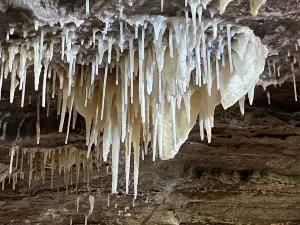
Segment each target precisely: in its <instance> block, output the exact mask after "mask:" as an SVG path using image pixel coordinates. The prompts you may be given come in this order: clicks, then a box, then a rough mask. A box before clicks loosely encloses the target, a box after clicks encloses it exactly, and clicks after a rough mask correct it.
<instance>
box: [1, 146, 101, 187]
mask: <svg viewBox="0 0 300 225" xmlns="http://www.w3.org/2000/svg"><path fill="white" fill-rule="evenodd" d="M86 155H87V152H86V151H79V150H77V149H76V148H74V147H72V146H65V147H60V148H57V149H32V148H31V149H25V148H23V149H20V148H19V147H18V146H14V147H12V148H10V152H9V156H10V165H9V166H7V165H5V164H0V182H2V190H3V189H4V188H5V180H6V178H7V177H8V178H9V182H11V180H12V187H13V190H14V189H15V185H16V183H17V181H18V179H24V178H25V170H26V169H28V170H26V173H27V174H28V184H29V187H30V186H31V184H32V180H33V179H34V180H41V181H42V182H43V183H44V182H45V178H46V171H49V170H50V174H51V184H50V185H51V189H53V187H54V183H57V185H58V186H59V185H60V183H59V181H60V180H58V181H55V177H58V178H59V177H60V175H61V174H62V173H63V177H64V179H63V180H64V184H65V185H66V192H68V187H69V185H72V184H73V183H75V184H76V191H77V187H78V181H79V180H80V179H81V180H83V181H84V182H87V184H89V180H90V177H89V174H90V172H92V170H93V167H95V166H96V167H97V168H98V169H99V167H100V162H101V161H100V155H97V154H96V153H95V154H93V157H87V156H86ZM74 165H76V166H75V167H74ZM28 167H29V168H28ZM82 168H83V169H82ZM74 174H75V176H74ZM57 175H58V176H57ZM26 178H27V177H26Z"/></svg>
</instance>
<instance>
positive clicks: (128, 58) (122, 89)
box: [0, 1, 267, 198]
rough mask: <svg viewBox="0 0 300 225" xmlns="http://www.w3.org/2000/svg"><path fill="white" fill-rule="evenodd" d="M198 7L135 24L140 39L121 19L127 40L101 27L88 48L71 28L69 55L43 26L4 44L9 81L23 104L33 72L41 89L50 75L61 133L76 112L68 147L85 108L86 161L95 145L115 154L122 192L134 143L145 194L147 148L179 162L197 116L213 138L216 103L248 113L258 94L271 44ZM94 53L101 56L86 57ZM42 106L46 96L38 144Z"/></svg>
mask: <svg viewBox="0 0 300 225" xmlns="http://www.w3.org/2000/svg"><path fill="white" fill-rule="evenodd" d="M189 4H190V6H191V11H192V19H190V18H189V17H188V14H187V13H186V17H185V18H172V19H169V18H166V17H162V16H155V17H148V20H144V19H143V20H141V19H140V18H138V19H136V20H134V23H132V20H130V21H129V24H128V25H133V26H134V30H135V32H134V35H132V36H130V35H128V34H126V35H125V32H124V24H123V22H122V21H121V22H120V35H119V39H118V40H116V39H114V38H113V37H111V36H109V35H106V36H101V37H99V36H97V35H96V32H93V37H92V38H91V40H90V42H89V44H87V45H82V44H81V43H77V38H76V33H75V30H74V29H70V27H66V28H64V29H63V35H62V37H61V39H59V40H61V41H60V42H58V43H59V44H60V48H61V50H60V52H59V56H58V55H57V52H55V49H57V48H54V46H55V45H56V44H57V43H56V42H55V40H54V39H52V40H51V41H50V42H47V43H45V36H46V35H47V32H46V31H45V30H44V29H43V28H42V29H41V30H40V35H39V36H38V37H35V38H33V39H28V41H27V42H25V43H23V44H22V45H16V44H11V45H10V46H9V47H8V48H7V49H4V48H3V49H2V50H1V59H2V61H1V74H0V75H1V79H0V81H1V84H2V81H3V78H7V77H8V76H9V75H10V79H11V90H10V101H11V102H12V101H13V99H14V93H15V89H16V88H17V87H18V85H19V89H20V90H22V101H21V105H22V106H23V104H24V98H25V87H26V72H27V68H28V67H29V66H31V65H33V68H34V77H35V79H34V81H35V84H34V87H35V89H36V90H38V89H39V86H40V85H39V81H40V75H42V98H41V105H42V107H45V106H46V103H48V104H47V105H48V106H49V104H50V99H51V98H55V97H57V99H58V100H57V113H58V115H60V125H59V131H60V132H62V130H63V127H64V126H63V125H64V123H65V117H66V114H67V112H68V114H69V115H68V120H67V136H66V143H67V141H68V135H69V129H70V127H71V125H72V127H73V128H75V125H76V118H77V114H78V113H79V114H80V115H82V116H83V117H84V118H85V122H86V144H87V146H88V151H87V154H86V157H87V158H89V156H90V152H91V149H92V146H93V145H94V146H95V150H94V151H95V152H96V153H97V154H98V155H99V152H100V150H101V147H102V156H103V159H104V161H107V160H108V155H109V154H110V155H111V161H112V165H111V167H112V192H113V193H116V192H117V181H118V169H119V167H118V165H119V155H120V149H121V145H124V146H125V153H124V154H125V173H126V193H128V191H129V173H130V165H131V162H130V159H131V158H130V156H131V154H132V152H133V155H134V163H133V164H134V196H135V198H136V196H137V184H138V173H139V159H140V154H141V155H142V157H143V156H144V154H147V151H148V147H149V146H150V147H151V149H152V154H153V160H155V159H156V158H157V157H159V158H161V159H163V160H165V159H170V158H173V157H174V156H175V155H176V154H177V152H178V151H179V148H180V146H181V145H182V144H183V143H184V141H185V140H186V139H187V137H188V134H189V132H190V130H191V129H192V127H193V126H194V124H195V122H196V120H197V118H198V120H199V126H200V137H201V140H203V139H204V134H205V132H204V131H205V130H206V136H207V139H208V141H209V142H210V141H211V128H212V127H213V126H214V109H215V106H216V105H218V104H220V103H222V105H223V107H224V108H225V109H226V108H228V107H230V106H231V105H233V104H235V103H236V102H238V101H239V103H240V107H241V111H242V112H243V111H244V99H245V98H244V96H245V95H246V94H247V93H248V95H249V98H250V102H251V101H252V100H253V94H254V93H253V92H254V86H255V85H256V83H257V81H258V79H259V74H260V73H261V72H262V71H263V68H264V63H265V58H266V55H267V50H266V48H265V46H263V45H262V44H261V41H260V39H259V38H257V37H255V36H254V34H253V32H252V31H251V30H250V29H249V28H247V27H241V28H238V27H232V26H231V25H230V24H227V25H226V26H224V28H225V29H224V31H221V32H220V29H221V28H222V29H223V26H218V24H217V22H216V21H215V20H214V19H211V20H202V9H203V3H202V4H201V2H198V3H197V4H195V2H194V1H189ZM197 17H198V18H197ZM151 26H152V27H153V30H154V32H153V38H150V39H149V38H146V37H145V33H146V31H147V29H148V28H149V27H151ZM210 28H212V29H210ZM37 29H38V27H37ZM209 30H212V31H211V32H208V31H209ZM223 33H225V35H224V36H223ZM233 36H234V37H235V39H234V41H232V37H233ZM56 41H58V40H56ZM83 44H84V43H83ZM90 49H95V52H96V53H95V54H93V55H86V54H85V53H86V51H87V50H90ZM58 57H59V58H60V60H57V58H58ZM38 99H40V98H38ZM39 108H40V100H39V101H38V104H37V126H36V127H37V142H38V143H39V139H40V126H39V121H40V120H39ZM71 122H72V124H71ZM102 134H103V137H102V146H101V147H100V140H101V138H100V136H101V135H102Z"/></svg>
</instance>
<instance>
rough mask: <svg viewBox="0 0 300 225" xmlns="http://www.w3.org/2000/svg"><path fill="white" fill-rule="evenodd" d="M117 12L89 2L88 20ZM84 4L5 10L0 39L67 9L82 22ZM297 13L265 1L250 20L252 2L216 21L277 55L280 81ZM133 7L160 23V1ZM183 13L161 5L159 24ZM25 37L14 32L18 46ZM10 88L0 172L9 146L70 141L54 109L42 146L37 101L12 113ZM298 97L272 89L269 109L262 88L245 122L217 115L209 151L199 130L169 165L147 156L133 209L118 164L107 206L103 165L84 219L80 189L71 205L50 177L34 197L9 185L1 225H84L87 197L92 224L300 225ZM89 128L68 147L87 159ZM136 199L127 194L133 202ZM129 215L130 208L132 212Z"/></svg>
mask: <svg viewBox="0 0 300 225" xmlns="http://www.w3.org/2000/svg"><path fill="white" fill-rule="evenodd" d="M116 2H117V1H91V12H92V13H93V12H98V13H99V12H101V10H103V11H104V10H106V9H108V8H111V9H114V8H113V6H114V5H115V3H116ZM238 2H239V3H240V4H238ZM84 4H85V2H84V1H62V0H60V1H42V0H40V1H5V0H0V24H1V29H2V31H3V32H1V38H2V39H3V38H5V35H6V34H5V33H6V31H7V28H8V25H9V24H18V26H21V25H23V23H25V24H27V25H31V26H33V19H34V18H38V19H41V20H49V18H51V19H54V20H55V19H57V18H59V12H61V11H63V12H64V9H67V12H70V13H72V14H74V15H82V17H84V10H85V9H84ZM299 4H300V3H299V2H298V1H296V0H294V1H293V0H289V1H279V0H268V1H267V3H266V4H265V5H264V6H263V7H262V8H261V9H260V12H259V15H258V16H257V17H253V16H251V15H250V13H249V3H248V1H233V2H232V3H230V4H229V6H228V8H227V10H226V13H225V14H224V15H223V16H220V18H222V19H224V20H226V21H229V22H231V23H238V24H241V25H247V26H249V27H250V28H252V29H253V30H254V32H255V34H256V35H257V36H259V37H260V38H261V39H262V41H263V43H264V44H266V45H268V49H269V54H270V56H269V59H273V58H274V57H275V56H272V55H274V54H275V55H276V54H277V53H276V52H278V53H279V57H277V56H276V57H275V58H276V60H278V64H282V74H285V73H286V74H288V75H289V74H291V73H290V64H289V63H286V62H285V60H286V55H287V51H288V50H290V52H291V55H296V56H297V54H296V50H295V44H296V43H297V41H296V40H297V38H298V37H299V33H298V25H299V17H300V5H299ZM133 5H134V7H133V8H131V7H126V8H125V9H124V13H127V14H130V13H131V14H143V13H149V14H160V13H161V12H160V1H133ZM183 6H184V1H167V0H165V9H164V12H163V13H162V14H164V15H169V16H176V12H178V11H179V8H180V7H181V8H182V7H183ZM133 9H134V10H133ZM217 17H219V16H217ZM20 36H21V34H18V30H17V31H16V32H15V34H14V37H12V38H16V39H18V38H19V37H20ZM291 57H292V56H291ZM297 57H298V56H297ZM297 73H298V68H296V74H297ZM267 74H268V67H267V65H266V69H265V72H264V74H263V76H262V80H264V79H269V78H266V76H267ZM272 76H273V77H274V74H272ZM8 86H9V85H6V84H5V83H4V85H3V87H4V90H3V93H2V96H3V99H2V101H1V105H0V113H1V115H0V121H1V122H0V124H1V127H0V128H1V132H0V163H1V164H5V165H8V164H9V160H10V158H9V156H8V152H9V148H10V147H11V146H12V145H19V146H20V148H22V147H24V148H40V149H43V148H54V147H58V146H63V145H64V140H65V134H64V133H62V134H59V133H57V128H58V123H59V120H58V119H57V117H56V105H55V102H53V105H52V106H51V107H50V112H49V117H46V114H47V113H46V109H42V110H41V134H42V136H41V143H40V145H39V146H37V145H36V139H35V132H36V131H35V123H36V96H35V95H33V97H32V104H31V105H30V104H29V103H28V101H27V103H26V104H25V107H24V108H23V109H22V108H20V95H19V94H18V95H17V97H16V99H15V102H14V104H12V105H10V104H9V99H8V98H9V93H8V89H7V88H6V89H5V87H8ZM299 88H300V86H299V85H298V90H299ZM292 89H293V88H292V83H286V84H284V85H283V86H282V87H281V88H277V89H275V88H273V87H271V88H269V91H270V93H271V103H272V104H271V105H270V106H269V105H268V104H267V103H268V102H267V97H266V94H265V92H263V90H262V88H261V87H257V89H256V93H255V100H254V104H253V106H249V105H248V104H247V105H246V108H245V116H241V114H240V112H239V108H238V105H236V106H235V107H232V108H230V109H228V110H227V111H224V110H223V109H222V108H221V107H218V108H217V111H216V118H215V128H214V129H213V139H212V143H211V144H207V143H206V142H201V141H200V138H199V132H198V127H197V126H196V127H195V128H194V130H193V131H192V132H191V134H190V136H189V139H188V141H187V142H186V143H185V144H184V145H183V146H182V148H181V150H180V152H179V154H178V155H177V156H176V157H175V158H174V159H173V160H169V161H160V160H158V161H156V162H154V163H153V162H152V160H151V157H148V156H145V161H141V165H140V181H139V196H138V199H137V200H136V201H135V207H132V196H126V195H125V194H124V192H125V191H124V190H125V184H124V183H125V175H124V171H123V168H124V166H123V165H122V163H123V161H122V160H121V165H120V176H119V186H118V188H119V191H120V192H119V194H118V195H117V196H110V197H109V198H110V207H108V206H107V196H108V195H109V194H110V191H111V174H110V169H109V165H102V167H101V168H100V170H99V171H96V170H95V171H94V172H93V173H91V174H90V180H89V183H88V184H87V182H84V180H83V179H81V181H80V184H79V190H78V196H80V198H81V199H80V207H79V212H77V211H76V206H75V203H76V192H75V185H74V184H73V185H70V186H69V188H68V193H67V195H66V191H67V190H66V187H65V185H64V184H63V178H62V176H61V177H58V176H57V177H55V184H54V187H55V188H54V190H51V189H50V177H48V178H47V179H46V180H45V184H42V181H34V182H33V183H32V185H31V187H30V188H29V187H28V180H27V179H24V180H19V181H18V183H17V185H16V188H15V190H12V185H11V184H7V183H8V181H7V182H6V186H5V189H4V191H0V218H1V222H0V223H1V224H41V225H42V224H45V225H46V224H53V225H54V224H69V222H70V219H71V218H72V221H73V224H75V223H77V224H84V213H87V212H88V210H89V202H88V196H89V195H90V194H92V195H94V196H95V208H94V212H93V214H92V215H91V216H90V218H89V220H88V221H89V222H88V224H93V223H94V224H300V213H299V212H300V204H299V203H300V166H299V160H300V152H299V144H298V143H300V122H299V119H300V114H299V112H300V106H299V104H297V103H296V102H294V94H293V91H292ZM31 92H32V93H33V91H31ZM24 118H25V119H24ZM23 119H24V120H23ZM22 120H23V123H22V125H21V126H20V123H21V122H22ZM5 124H6V125H5ZM4 127H6V133H5V132H4V130H5V128H4ZM84 127H85V126H84V121H83V119H82V118H81V119H80V120H79V121H78V124H77V129H76V130H75V131H72V133H71V136H70V137H69V144H70V145H74V146H76V147H77V148H79V149H82V150H85V149H86V146H85V131H84ZM4 133H5V135H4ZM106 166H107V167H106ZM107 168H108V173H107ZM73 176H74V175H73ZM27 177H28V174H25V178H27ZM74 179H75V178H74ZM132 189H133V187H132V185H131V192H132ZM125 207H129V209H126V212H125V211H124V209H125Z"/></svg>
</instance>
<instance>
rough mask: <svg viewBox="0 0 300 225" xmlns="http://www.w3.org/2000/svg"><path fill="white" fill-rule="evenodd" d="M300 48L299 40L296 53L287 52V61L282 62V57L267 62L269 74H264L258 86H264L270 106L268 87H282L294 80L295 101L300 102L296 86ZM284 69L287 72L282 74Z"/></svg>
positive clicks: (274, 57)
mask: <svg viewBox="0 0 300 225" xmlns="http://www.w3.org/2000/svg"><path fill="white" fill-rule="evenodd" d="M299 46H300V39H298V40H297V43H296V44H295V51H292V52H291V51H290V49H288V50H287V52H286V54H285V60H284V61H283V60H281V59H282V58H283V57H282V55H279V56H273V57H272V58H271V59H268V60H267V64H266V67H267V70H266V71H267V74H262V75H261V79H260V80H259V82H258V83H257V84H258V85H260V86H262V87H263V89H264V90H265V91H267V93H266V95H267V98H268V102H269V104H270V90H269V89H268V90H267V87H269V86H271V85H274V86H275V87H276V86H277V85H279V86H281V85H282V84H283V83H285V82H287V81H290V80H292V82H293V89H294V97H295V101H298V94H297V85H296V76H295V74H296V73H297V72H296V68H299V67H300V57H299ZM282 68H283V69H284V70H285V71H289V72H284V73H283V74H282V72H281V70H282Z"/></svg>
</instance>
